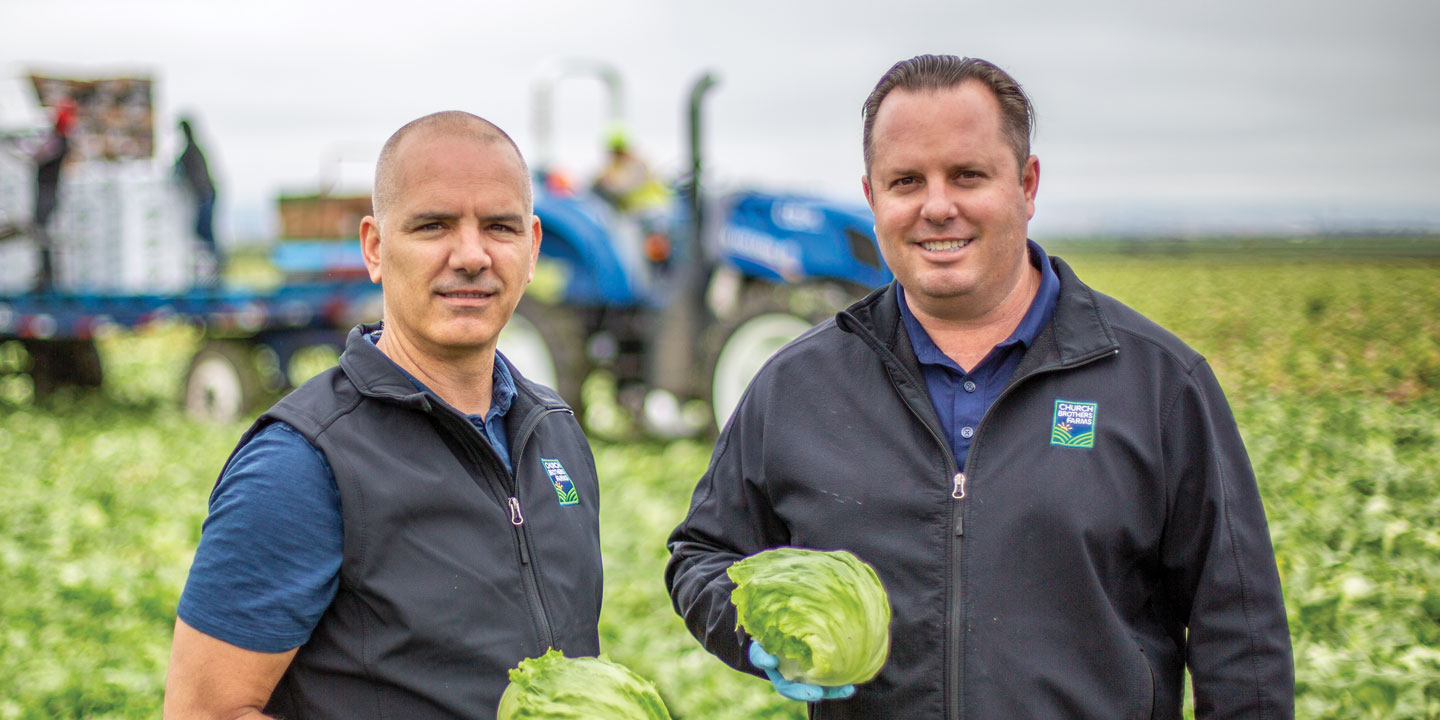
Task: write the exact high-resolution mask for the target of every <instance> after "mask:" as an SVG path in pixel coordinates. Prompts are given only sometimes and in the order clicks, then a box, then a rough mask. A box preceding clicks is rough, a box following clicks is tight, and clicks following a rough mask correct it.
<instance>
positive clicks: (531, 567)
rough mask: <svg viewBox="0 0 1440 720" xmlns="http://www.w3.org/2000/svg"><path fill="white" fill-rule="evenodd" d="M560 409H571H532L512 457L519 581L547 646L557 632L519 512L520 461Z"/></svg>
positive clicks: (512, 507) (512, 517) (512, 512)
mask: <svg viewBox="0 0 1440 720" xmlns="http://www.w3.org/2000/svg"><path fill="white" fill-rule="evenodd" d="M559 412H570V410H569V409H568V408H545V409H543V410H541V411H540V412H532V413H530V414H529V415H527V416H526V417H525V420H524V421H523V422H521V423H520V429H519V432H517V433H516V434H515V438H516V442H515V452H514V453H513V454H512V455H511V456H510V467H511V473H510V490H511V495H510V498H509V504H510V524H511V525H512V526H514V528H515V537H516V539H517V540H519V542H520V580H521V585H522V586H523V587H524V589H525V596H526V599H527V600H528V601H529V603H530V605H531V607H533V608H535V609H536V612H535V613H534V614H533V616H534V619H535V625H536V626H537V629H538V630H539V632H540V639H541V642H542V644H543V645H544V647H542V648H541V651H542V652H543V651H544V650H545V649H548V648H552V647H555V631H554V629H553V628H552V627H551V625H550V611H549V610H548V609H547V608H546V607H545V597H544V595H542V594H541V592H540V574H539V571H538V570H537V569H536V567H535V563H533V562H532V561H531V556H530V532H529V530H528V529H527V528H526V527H525V516H524V515H522V514H521V513H520V473H519V468H520V463H521V461H522V460H523V459H524V457H525V446H526V445H527V444H529V442H530V434H531V433H533V432H534V431H535V427H536V426H537V425H539V424H540V421H541V420H543V419H544V418H545V417H546V416H548V415H552V414H554V413H559Z"/></svg>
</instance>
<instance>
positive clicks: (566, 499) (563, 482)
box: [540, 457, 580, 505]
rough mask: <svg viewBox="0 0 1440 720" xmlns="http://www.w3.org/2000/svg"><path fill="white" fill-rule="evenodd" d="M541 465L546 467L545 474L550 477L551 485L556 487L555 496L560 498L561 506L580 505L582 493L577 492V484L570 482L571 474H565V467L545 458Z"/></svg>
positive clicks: (557, 461) (541, 460) (541, 459)
mask: <svg viewBox="0 0 1440 720" xmlns="http://www.w3.org/2000/svg"><path fill="white" fill-rule="evenodd" d="M540 464H541V465H544V466H545V473H546V474H548V475H549V476H550V484H551V485H554V486H555V496H556V497H558V498H560V504H561V505H579V504H580V493H579V492H578V491H576V490H575V483H573V482H570V473H568V472H565V466H564V465H561V464H560V461H559V460H552V459H550V458H543V457H542V458H540Z"/></svg>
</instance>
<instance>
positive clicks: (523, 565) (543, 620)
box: [436, 407, 570, 652]
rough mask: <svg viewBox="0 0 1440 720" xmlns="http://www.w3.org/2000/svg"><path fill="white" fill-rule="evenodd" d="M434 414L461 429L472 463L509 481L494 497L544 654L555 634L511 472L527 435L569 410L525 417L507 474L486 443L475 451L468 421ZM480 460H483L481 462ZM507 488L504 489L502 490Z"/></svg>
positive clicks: (517, 485)
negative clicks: (505, 518) (506, 517)
mask: <svg viewBox="0 0 1440 720" xmlns="http://www.w3.org/2000/svg"><path fill="white" fill-rule="evenodd" d="M436 412H437V413H438V414H439V415H440V416H442V417H446V418H447V421H448V422H451V423H453V424H455V425H456V427H461V426H463V428H464V430H463V431H462V433H461V435H462V437H464V438H465V442H466V445H467V446H468V447H470V448H471V452H472V453H473V454H474V456H475V457H474V458H473V459H474V461H475V462H477V463H480V462H487V461H488V462H489V463H490V464H492V465H494V466H495V467H496V468H498V469H499V470H500V473H499V474H500V476H501V477H504V478H505V479H506V480H508V481H509V482H508V483H507V482H504V481H502V482H500V483H498V485H499V487H498V488H494V489H496V490H499V493H498V496H499V497H500V498H504V502H505V505H506V509H507V510H508V511H509V514H510V525H511V527H513V528H514V529H515V539H516V543H517V545H518V546H519V549H520V568H519V570H520V586H521V589H522V590H523V591H524V593H525V602H526V605H527V606H528V607H530V608H531V613H530V617H531V619H532V620H533V621H534V625H535V631H536V639H537V640H538V641H539V648H538V649H539V651H540V652H544V651H545V650H546V649H548V648H551V647H555V632H554V630H553V629H552V627H551V625H550V614H549V610H547V609H546V608H545V599H544V597H542V595H541V593H540V579H539V577H538V572H537V570H536V568H535V563H534V562H532V560H533V558H532V557H531V553H530V534H529V532H528V530H527V529H526V527H525V515H524V514H523V513H522V512H521V509H520V479H519V474H518V473H517V472H515V470H514V468H518V467H519V466H520V462H521V459H522V457H523V456H524V454H525V445H526V444H527V443H528V442H529V440H530V434H531V433H532V432H534V431H535V426H536V425H539V424H540V420H542V419H543V418H544V417H545V416H547V415H551V414H553V413H558V412H570V409H569V408H555V407H547V408H543V409H542V410H539V411H536V412H531V413H530V414H529V415H527V416H526V417H525V420H524V421H523V422H522V423H521V424H520V429H519V432H517V433H516V434H515V435H514V437H515V438H517V439H518V442H517V443H516V444H515V452H514V453H513V454H512V455H511V457H510V467H511V468H512V470H510V471H509V472H507V471H506V470H505V467H504V465H503V464H502V463H501V462H500V459H499V457H498V456H495V455H494V452H495V451H494V448H490V447H489V443H488V442H486V443H485V445H486V447H485V448H480V447H479V445H480V443H478V442H476V440H475V439H476V438H477V437H479V436H480V431H479V430H478V429H476V428H475V426H474V425H471V424H470V422H469V421H468V420H465V419H463V418H457V417H451V416H450V413H448V412H444V411H440V410H437V411H436ZM486 450H489V452H490V456H488V457H487V456H486ZM482 458H485V459H484V460H482ZM487 478H488V476H487ZM507 485H508V487H506V486H507ZM497 499H498V498H497Z"/></svg>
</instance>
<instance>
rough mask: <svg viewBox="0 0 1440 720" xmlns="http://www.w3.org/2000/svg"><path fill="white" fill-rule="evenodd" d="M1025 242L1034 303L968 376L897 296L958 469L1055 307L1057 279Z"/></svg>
mask: <svg viewBox="0 0 1440 720" xmlns="http://www.w3.org/2000/svg"><path fill="white" fill-rule="evenodd" d="M1027 243H1028V244H1029V247H1030V262H1031V263H1032V264H1034V265H1035V266H1036V267H1037V268H1039V270H1040V288H1039V289H1038V290H1036V291H1035V299H1034V300H1032V301H1030V308H1029V309H1028V310H1026V311H1025V317H1023V318H1021V319H1020V324H1019V325H1016V326H1015V331H1014V332H1012V333H1011V334H1010V337H1008V338H1006V339H1005V341H1004V342H1001V343H1000V344H998V345H996V346H995V347H994V348H992V349H991V350H990V352H989V354H987V355H986V356H985V357H984V358H982V359H981V360H980V362H978V363H976V364H975V367H974V368H973V369H971V370H969V371H968V372H967V371H966V370H965V369H964V368H962V367H960V365H959V364H957V363H956V362H955V361H954V360H951V359H950V356H949V355H946V354H945V353H944V352H941V350H940V348H939V346H937V345H936V344H935V341H934V340H931V339H930V334H929V333H927V332H925V328H924V327H922V326H921V325H920V321H919V320H916V319H915V315H914V314H913V313H911V312H910V306H909V305H908V304H906V301H905V288H903V287H902V288H899V292H898V293H897V296H898V298H899V304H900V318H901V320H902V321H903V322H904V323H905V332H907V333H909V334H910V345H911V347H913V348H914V349H915V357H916V358H917V359H918V360H919V361H920V373H921V374H922V375H924V376H925V388H926V389H927V390H928V391H929V392H930V403H931V404H932V405H934V406H935V414H936V415H939V416H940V427H941V429H942V430H944V431H945V439H946V441H948V442H949V443H950V450H951V452H953V453H955V462H957V463H959V465H960V467H961V468H964V467H965V458H966V456H967V455H969V453H970V441H971V440H972V439H973V438H974V436H975V431H976V430H977V429H979V427H980V419H981V418H983V417H984V416H985V411H986V410H988V409H989V408H990V405H991V404H992V403H994V402H995V399H996V398H998V397H1000V393H1001V392H1002V391H1004V390H1005V385H1006V384H1008V383H1009V382H1010V376H1012V375H1014V374H1015V368H1016V367H1019V365H1020V359H1021V358H1023V357H1024V356H1025V350H1026V349H1027V348H1029V347H1030V345H1031V343H1033V342H1035V338H1036V337H1037V336H1039V335H1040V330H1042V329H1043V328H1044V327H1045V324H1046V323H1048V322H1050V317H1051V316H1052V315H1054V314H1055V302H1056V301H1057V300H1058V299H1059V298H1060V278H1059V277H1058V276H1057V275H1056V274H1055V269H1054V268H1052V267H1050V258H1049V257H1048V256H1046V255H1045V251H1044V250H1042V249H1040V246H1039V245H1037V244H1035V242H1034V241H1033V240H1030V241H1027Z"/></svg>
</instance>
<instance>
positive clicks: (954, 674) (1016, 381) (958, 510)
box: [932, 348, 1120, 720]
mask: <svg viewBox="0 0 1440 720" xmlns="http://www.w3.org/2000/svg"><path fill="white" fill-rule="evenodd" d="M1119 352H1120V351H1119V349H1115V348H1110V349H1106V350H1105V352H1103V353H1093V354H1091V355H1087V356H1085V357H1082V358H1079V359H1078V360H1074V361H1072V362H1070V363H1069V364H1058V365H1050V366H1047V367H1038V368H1035V369H1034V370H1031V371H1030V372H1028V373H1026V374H1025V375H1023V376H1021V377H1017V378H1013V379H1012V380H1011V381H1010V382H1009V383H1008V384H1006V385H1005V388H1004V389H1003V390H1001V391H1000V395H999V396H998V397H996V398H995V401H994V402H992V403H990V406H989V407H987V408H985V414H984V415H981V416H980V422H979V423H978V424H977V425H976V426H975V436H974V438H973V439H972V440H971V443H970V452H969V453H967V454H966V455H965V468H964V469H963V470H962V471H960V472H958V473H955V478H954V483H955V486H954V489H953V490H951V492H950V497H952V498H954V499H955V561H954V565H953V566H952V568H953V572H954V576H953V578H954V579H953V582H954V584H955V597H956V598H957V600H958V599H959V598H960V597H961V590H960V584H961V570H962V568H961V561H960V555H961V552H960V551H961V549H962V547H963V545H962V543H963V536H964V534H965V502H964V500H965V484H966V483H967V482H969V481H970V469H971V465H972V461H973V460H974V459H975V449H976V448H978V447H979V446H980V437H981V433H982V432H984V430H985V421H986V420H989V419H990V415H991V410H993V409H994V408H995V407H996V406H998V405H999V404H1000V402H1001V401H1002V400H1004V399H1005V397H1006V396H1008V395H1009V394H1010V393H1011V391H1013V390H1014V389H1015V388H1017V387H1019V386H1020V384H1021V383H1024V382H1027V381H1029V380H1031V379H1033V378H1036V377H1039V376H1040V375H1044V374H1047V373H1052V372H1059V371H1061V370H1073V369H1075V368H1078V367H1082V366H1085V365H1089V364H1090V363H1092V362H1095V361H1096V360H1099V359H1100V358H1102V357H1108V356H1111V355H1115V354H1118V353H1119ZM932 433H933V431H932ZM964 623H965V612H964V609H963V608H962V607H961V603H959V602H956V603H954V604H952V605H951V606H950V634H951V635H950V642H951V643H952V646H953V647H954V648H956V654H955V656H954V657H955V658H956V661H955V662H952V663H951V664H950V684H951V686H952V687H954V688H955V689H956V692H955V695H954V698H953V700H952V699H950V698H947V702H946V704H947V705H948V706H949V712H948V713H947V716H948V717H949V718H950V720H963V718H964V717H965V712H964V710H963V708H962V704H963V701H964V698H965V692H964V690H965V673H964V672H963V671H962V670H961V668H960V665H961V663H963V662H964V659H965V628H964Z"/></svg>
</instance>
